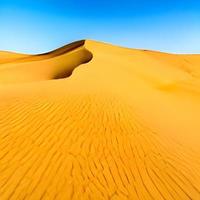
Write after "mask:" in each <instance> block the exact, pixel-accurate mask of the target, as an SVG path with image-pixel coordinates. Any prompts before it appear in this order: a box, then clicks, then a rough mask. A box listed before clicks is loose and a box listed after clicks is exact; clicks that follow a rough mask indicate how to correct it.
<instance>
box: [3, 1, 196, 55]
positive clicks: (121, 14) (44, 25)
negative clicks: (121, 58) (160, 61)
mask: <svg viewBox="0 0 200 200" xmlns="http://www.w3.org/2000/svg"><path fill="white" fill-rule="evenodd" d="M85 38H87V39H94V40H100V41H105V42H108V43H113V44H116V45H121V46H126V47H131V48H144V49H154V50H160V51H166V52H175V53H200V1H199V0H195V1H194V0H0V49H1V50H10V51H18V52H24V53H42V52H46V51H50V50H52V49H55V48H58V47H60V46H62V45H65V44H67V43H69V42H72V41H74V40H79V39H85Z"/></svg>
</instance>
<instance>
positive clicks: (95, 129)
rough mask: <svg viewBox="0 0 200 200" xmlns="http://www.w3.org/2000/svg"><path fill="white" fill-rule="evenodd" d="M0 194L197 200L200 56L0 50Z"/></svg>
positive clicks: (92, 46) (92, 45) (79, 48)
mask: <svg viewBox="0 0 200 200" xmlns="http://www.w3.org/2000/svg"><path fill="white" fill-rule="evenodd" d="M0 199H1V200H4V199H14V200H16V199H20V200H21V199H30V200H31V199H33V200H38V199H59V200H65V199H176V200H178V199H180V200H184V199H197V200H199V199H200V55H174V54H166V53H160V52H153V51H145V50H133V49H125V48H120V47H115V46H111V45H107V44H103V43H99V42H94V41H79V42H76V43H73V44H71V45H68V46H65V47H63V48H60V49H58V50H55V51H53V52H50V53H47V54H41V55H35V56H31V55H23V54H14V53H9V52H0Z"/></svg>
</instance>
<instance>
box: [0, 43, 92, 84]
mask: <svg viewBox="0 0 200 200" xmlns="http://www.w3.org/2000/svg"><path fill="white" fill-rule="evenodd" d="M84 43H85V41H84V40H82V41H78V42H74V43H72V44H69V45H66V46H64V47H62V48H59V49H57V50H55V51H52V52H49V53H44V54H39V55H20V54H11V56H10V57H11V59H9V58H8V55H7V54H8V53H6V52H2V53H0V56H2V57H3V55H4V54H6V55H7V56H5V55H4V56H5V59H2V62H0V83H4V84H5V83H7V84H9V83H22V82H33V81H42V80H50V79H59V78H66V77H68V76H70V75H71V74H72V72H73V70H74V69H75V68H76V67H78V66H79V65H81V64H84V63H87V62H89V61H90V60H91V59H92V54H91V53H90V52H89V51H88V50H87V49H85V47H84ZM0 58H1V57H0Z"/></svg>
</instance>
